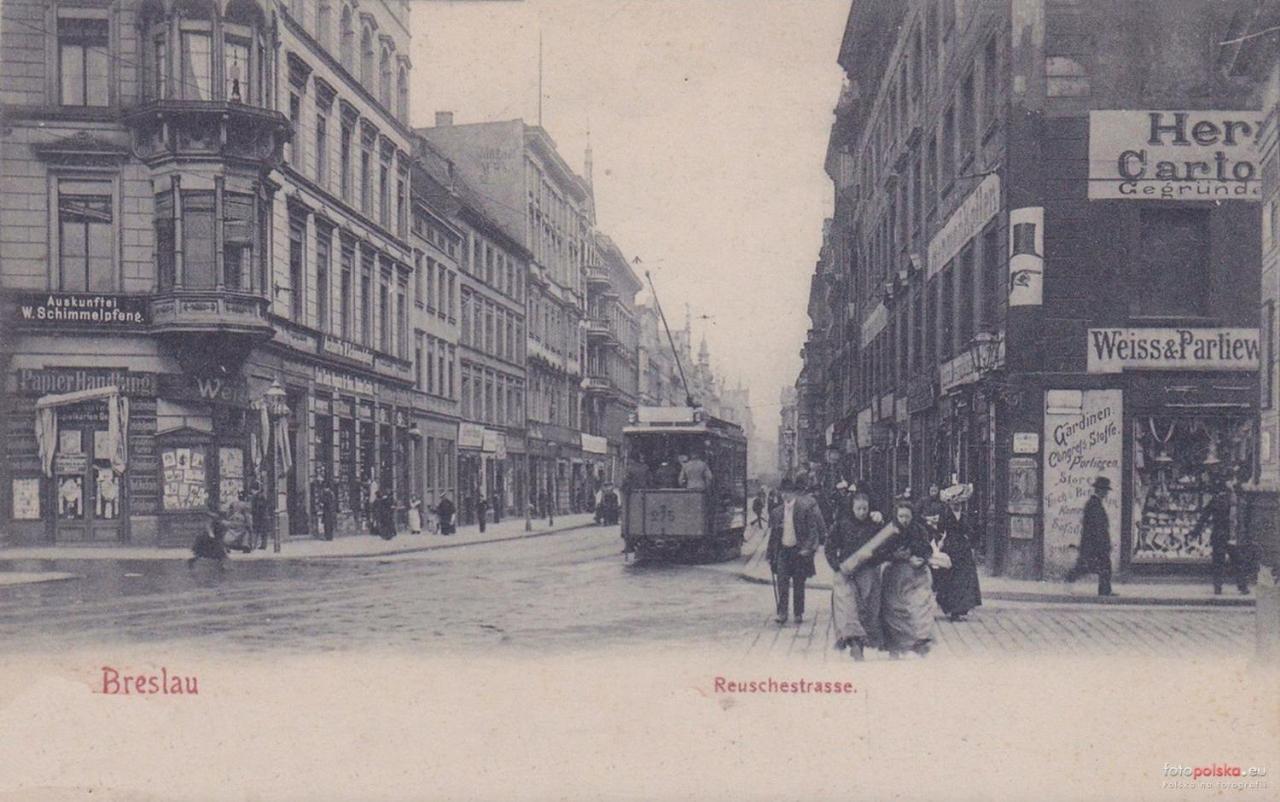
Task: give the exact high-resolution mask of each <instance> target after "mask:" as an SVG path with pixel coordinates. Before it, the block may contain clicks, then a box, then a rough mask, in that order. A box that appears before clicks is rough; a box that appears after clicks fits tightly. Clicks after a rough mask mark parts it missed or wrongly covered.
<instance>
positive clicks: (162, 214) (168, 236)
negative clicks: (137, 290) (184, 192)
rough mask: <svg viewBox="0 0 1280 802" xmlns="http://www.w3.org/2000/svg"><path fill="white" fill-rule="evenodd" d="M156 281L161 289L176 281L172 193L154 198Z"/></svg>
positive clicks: (165, 288)
mask: <svg viewBox="0 0 1280 802" xmlns="http://www.w3.org/2000/svg"><path fill="white" fill-rule="evenodd" d="M155 222H156V282H157V284H158V285H159V288H160V290H161V291H164V290H171V289H173V287H174V284H175V282H176V281H177V261H176V259H175V250H176V247H177V242H176V240H175V239H174V232H175V227H174V223H173V193H172V192H161V193H158V194H157V195H156V199H155Z"/></svg>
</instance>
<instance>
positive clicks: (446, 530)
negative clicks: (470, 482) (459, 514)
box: [436, 493, 457, 535]
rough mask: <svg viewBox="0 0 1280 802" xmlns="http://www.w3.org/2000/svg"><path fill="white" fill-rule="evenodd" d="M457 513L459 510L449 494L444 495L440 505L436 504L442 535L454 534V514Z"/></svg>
mask: <svg viewBox="0 0 1280 802" xmlns="http://www.w3.org/2000/svg"><path fill="white" fill-rule="evenodd" d="M456 511H457V509H456V508H455V507H454V506H453V502H452V501H451V500H450V499H449V494H448V493H444V494H442V495H441V497H440V501H439V503H437V504H436V518H438V519H439V520H440V534H442V535H452V534H453V514H454V512H456Z"/></svg>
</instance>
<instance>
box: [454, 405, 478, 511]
mask: <svg viewBox="0 0 1280 802" xmlns="http://www.w3.org/2000/svg"><path fill="white" fill-rule="evenodd" d="M484 432H485V429H484V427H483V426H481V425H480V424H478V423H466V422H463V423H459V424H458V500H457V506H458V520H459V522H460V523H462V524H464V525H467V524H473V523H475V522H476V520H477V516H476V505H477V502H478V501H479V500H480V497H481V496H482V495H483V494H484V492H485V473H484V465H485V459H484Z"/></svg>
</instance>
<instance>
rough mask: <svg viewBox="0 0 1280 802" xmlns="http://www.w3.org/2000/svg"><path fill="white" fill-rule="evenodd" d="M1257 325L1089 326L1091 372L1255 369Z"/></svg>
mask: <svg viewBox="0 0 1280 802" xmlns="http://www.w3.org/2000/svg"><path fill="white" fill-rule="evenodd" d="M1260 353H1261V341H1260V337H1259V335H1258V329H1089V361H1088V364H1089V372H1090V373H1119V372H1121V371H1123V370H1257V369H1258V365H1259V355H1260Z"/></svg>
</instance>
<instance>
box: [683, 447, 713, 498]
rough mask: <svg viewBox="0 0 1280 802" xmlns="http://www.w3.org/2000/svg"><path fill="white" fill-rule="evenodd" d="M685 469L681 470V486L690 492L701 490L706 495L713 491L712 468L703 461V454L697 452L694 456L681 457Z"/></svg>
mask: <svg viewBox="0 0 1280 802" xmlns="http://www.w3.org/2000/svg"><path fill="white" fill-rule="evenodd" d="M680 461H681V462H682V463H683V467H682V468H681V469H680V484H681V486H683V487H685V488H687V489H689V490H701V491H703V492H704V493H705V492H706V491H707V490H709V489H711V480H712V479H713V478H714V477H713V476H712V475H711V468H710V467H709V466H708V465H707V463H706V462H705V461H703V459H702V455H701V453H699V452H697V451H695V452H694V453H693V456H691V457H686V456H685V455H683V454H681V455H680Z"/></svg>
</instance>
